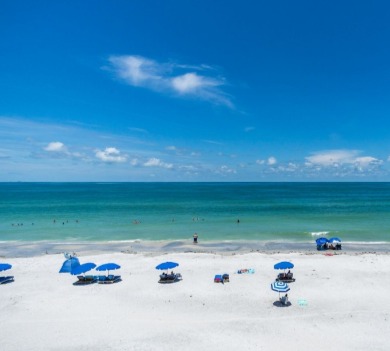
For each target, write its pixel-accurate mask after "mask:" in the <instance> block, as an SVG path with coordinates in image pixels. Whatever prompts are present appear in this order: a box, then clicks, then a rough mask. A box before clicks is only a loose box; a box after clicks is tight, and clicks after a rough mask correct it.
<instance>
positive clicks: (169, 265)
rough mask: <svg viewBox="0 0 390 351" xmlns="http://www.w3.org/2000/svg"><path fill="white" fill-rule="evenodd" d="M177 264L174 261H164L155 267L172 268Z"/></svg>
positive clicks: (161, 268)
mask: <svg viewBox="0 0 390 351" xmlns="http://www.w3.org/2000/svg"><path fill="white" fill-rule="evenodd" d="M178 265H179V264H178V263H176V262H164V263H160V264H159V265H158V266H156V269H160V270H166V269H172V268H175V267H177V266H178Z"/></svg>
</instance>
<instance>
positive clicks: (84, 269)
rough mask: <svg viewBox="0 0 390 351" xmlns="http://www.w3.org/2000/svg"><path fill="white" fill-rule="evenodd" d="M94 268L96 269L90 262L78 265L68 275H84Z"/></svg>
mask: <svg viewBox="0 0 390 351" xmlns="http://www.w3.org/2000/svg"><path fill="white" fill-rule="evenodd" d="M95 267H96V264H95V263H91V262H88V263H83V264H80V265H79V266H77V267H75V268H74V269H72V271H71V272H70V274H72V275H78V274H82V273H86V272H88V271H90V270H91V269H94V268H95Z"/></svg>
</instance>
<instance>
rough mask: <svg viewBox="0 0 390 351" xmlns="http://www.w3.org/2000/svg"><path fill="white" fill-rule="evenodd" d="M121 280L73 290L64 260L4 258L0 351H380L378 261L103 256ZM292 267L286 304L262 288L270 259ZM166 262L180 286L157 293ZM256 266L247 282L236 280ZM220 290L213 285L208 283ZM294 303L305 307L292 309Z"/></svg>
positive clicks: (384, 300)
mask: <svg viewBox="0 0 390 351" xmlns="http://www.w3.org/2000/svg"><path fill="white" fill-rule="evenodd" d="M79 258H80V262H81V263H85V262H91V261H92V262H94V263H96V264H98V265H99V264H103V263H106V262H116V263H118V264H120V265H121V266H122V268H121V269H120V270H119V271H117V272H118V274H121V276H122V279H123V280H122V282H120V283H117V284H112V285H100V284H93V285H89V286H74V285H73V284H72V283H73V282H74V281H75V280H76V278H75V277H74V276H71V275H69V274H58V270H59V269H60V267H61V265H62V262H63V261H64V257H63V255H59V254H53V255H44V256H39V257H27V258H8V259H2V260H1V261H2V262H4V261H6V262H8V263H11V264H12V265H13V268H12V270H11V271H7V272H2V273H8V274H7V275H9V274H12V275H14V276H15V282H13V283H10V284H7V285H0V296H1V298H0V316H1V317H0V333H1V341H0V350H5V351H13V350H15V351H16V350H17V351H20V350H23V351H24V350H36V351H38V350H72V349H77V350H170V351H171V350H202V351H206V350H280V349H286V350H297V351H298V350H299V351H303V350H327V351H329V350H390V339H389V337H388V333H389V331H390V302H389V298H388V295H389V291H390V289H389V288H390V278H389V273H388V270H389V267H390V255H388V254H386V253H381V254H376V253H365V254H358V253H345V252H342V253H340V254H337V255H334V256H326V255H324V254H323V253H319V252H318V253H317V252H316V253H313V254H307V253H257V252H256V253H245V254H236V255H234V254H210V253H169V254H156V253H154V254H146V253H145V254H125V253H108V254H107V253H104V254H94V255H93V256H82V257H79ZM282 260H283V261H291V262H293V263H294V264H295V268H294V269H293V270H292V271H293V272H294V277H295V278H296V282H294V283H291V284H290V288H291V290H290V292H289V297H290V301H291V306H289V307H279V305H278V303H277V301H278V293H276V292H274V291H272V290H271V289H270V284H271V283H272V282H273V281H274V279H275V277H276V275H277V272H276V271H275V270H274V269H273V265H274V264H275V263H277V262H279V261H282ZM164 261H176V262H179V263H180V266H179V267H178V268H177V269H175V271H176V272H180V273H181V274H182V276H183V280H182V281H181V282H178V283H174V284H167V285H162V284H158V283H157V281H158V276H159V271H156V270H155V269H154V267H155V266H156V265H158V264H159V263H161V262H164ZM242 268H254V269H255V274H236V273H235V272H236V271H237V270H238V269H242ZM222 273H229V274H230V282H229V283H226V284H224V285H223V284H216V283H214V282H213V278H214V275H215V274H222ZM300 299H304V300H306V302H307V305H306V306H300V305H299V304H298V300H300Z"/></svg>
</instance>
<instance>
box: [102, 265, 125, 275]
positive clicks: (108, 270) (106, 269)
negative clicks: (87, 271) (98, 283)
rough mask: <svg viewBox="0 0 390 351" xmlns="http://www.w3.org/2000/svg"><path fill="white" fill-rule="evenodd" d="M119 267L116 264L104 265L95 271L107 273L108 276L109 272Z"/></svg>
mask: <svg viewBox="0 0 390 351" xmlns="http://www.w3.org/2000/svg"><path fill="white" fill-rule="evenodd" d="M119 268H121V266H119V265H118V264H116V263H105V264H102V265H100V266H99V267H97V268H96V270H97V271H107V275H110V271H113V270H115V269H119Z"/></svg>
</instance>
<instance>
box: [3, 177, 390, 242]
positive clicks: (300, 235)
mask: <svg viewBox="0 0 390 351" xmlns="http://www.w3.org/2000/svg"><path fill="white" fill-rule="evenodd" d="M238 219H239V221H240V222H239V223H237V220H238ZM195 232H197V233H198V235H199V240H202V242H203V241H213V240H217V241H218V240H288V241H294V242H295V241H298V242H312V241H313V240H314V239H315V238H317V237H318V236H320V235H321V234H320V233H322V232H327V234H326V235H327V237H331V236H339V237H340V238H342V240H343V241H359V242H360V241H361V242H389V241H390V183H0V240H1V241H14V240H19V241H41V240H50V241H61V242H62V241H112V240H114V241H117V240H124V241H125V240H136V239H138V240H181V239H188V238H191V237H192V235H193V234H194V233H195Z"/></svg>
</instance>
